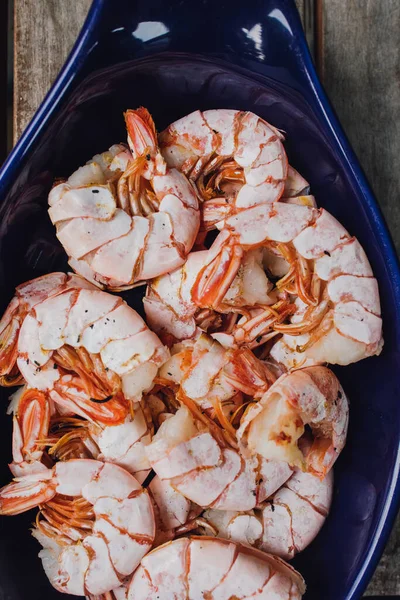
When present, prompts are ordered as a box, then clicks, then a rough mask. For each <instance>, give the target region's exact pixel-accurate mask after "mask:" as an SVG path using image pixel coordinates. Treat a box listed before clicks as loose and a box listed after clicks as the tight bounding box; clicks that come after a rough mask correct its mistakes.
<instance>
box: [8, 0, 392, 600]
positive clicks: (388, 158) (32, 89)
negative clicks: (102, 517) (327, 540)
mask: <svg viewBox="0 0 400 600" xmlns="http://www.w3.org/2000/svg"><path fill="white" fill-rule="evenodd" d="M90 1H91V0H14V3H15V21H14V22H15V73H14V75H15V79H14V82H15V83H14V104H15V114H14V138H15V140H16V139H18V137H19V135H20V134H21V132H22V131H23V129H24V127H25V126H26V124H27V123H28V122H29V120H30V118H31V117H32V115H33V113H34V111H35V110H36V108H37V107H38V105H39V103H40V102H41V100H42V98H43V96H44V95H45V93H46V91H47V90H48V88H49V87H50V85H51V83H52V81H53V80H54V78H55V76H56V75H57V73H58V71H59V69H60V67H61V66H62V64H63V62H64V60H65V58H66V56H67V54H68V52H69V50H70V48H71V46H72V44H73V42H74V40H75V38H76V36H77V34H78V32H79V29H80V27H81V25H82V23H83V20H84V18H85V16H86V13H87V10H88V8H89V5H90ZM115 1H116V2H117V1H120V0H115ZM165 1H168V0H165ZM297 4H298V7H299V10H300V13H301V15H302V18H303V23H304V28H305V30H306V33H307V38H308V40H309V43H310V45H311V47H312V48H313V49H314V51H315V55H316V62H317V65H318V67H319V71H320V74H321V76H322V78H323V81H324V84H325V87H326V89H327V92H328V94H329V96H330V98H331V100H332V102H333V105H334V107H335V109H336V111H337V113H338V115H339V118H340V120H341V123H342V125H343V127H344V129H345V131H346V132H347V135H348V137H349V138H350V141H351V143H352V145H353V147H354V149H355V151H356V153H357V155H358V157H359V159H360V161H361V164H362V165H363V167H364V170H365V172H366V174H367V176H368V177H369V180H370V182H371V184H372V187H373V189H374V191H375V193H376V196H377V198H378V199H379V201H380V203H381V206H382V208H383V210H384V213H385V215H386V219H387V222H388V224H389V227H390V229H391V232H392V235H393V237H394V240H395V243H396V245H397V249H398V250H400V202H399V199H398V195H399V190H400V164H399V156H400V34H399V32H400V1H399V0H297ZM366 595H367V596H373V595H377V596H391V595H399V596H400V520H398V522H397V525H396V527H395V529H394V531H393V533H392V536H391V538H390V541H389V543H388V546H387V548H386V551H385V554H384V556H383V558H382V560H381V562H380V564H379V567H378V569H377V571H376V574H375V576H374V578H373V580H372V582H371V584H370V586H369V588H368V591H367V594H366ZM321 600H323V599H321Z"/></svg>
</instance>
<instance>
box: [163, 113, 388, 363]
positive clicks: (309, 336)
mask: <svg viewBox="0 0 400 600" xmlns="http://www.w3.org/2000/svg"><path fill="white" fill-rule="evenodd" d="M267 131H268V132H269V135H267V133H266V132H267ZM250 132H252V135H251V136H250V135H248V134H250ZM280 137H281V136H280V134H279V132H277V131H276V130H274V129H273V128H271V127H270V126H268V125H267V124H265V123H264V122H263V121H262V120H261V119H259V118H258V117H256V115H252V114H250V113H240V112H237V111H225V110H220V111H219V110H216V111H206V112H204V113H200V112H199V111H197V112H196V113H193V114H191V115H188V116H187V117H184V118H183V119H181V120H179V121H177V122H176V123H173V124H172V125H170V127H169V128H168V129H167V130H166V131H165V132H164V133H163V134H161V136H160V139H161V146H162V148H163V152H164V155H165V156H166V160H167V161H168V163H169V164H171V165H174V166H177V167H178V168H180V169H182V170H183V172H185V173H187V174H188V175H189V176H190V177H191V178H192V179H193V180H194V181H195V182H196V186H197V189H198V191H199V193H200V195H202V196H203V199H204V206H203V220H204V222H205V223H206V226H209V227H214V226H216V227H217V228H218V229H220V230H221V231H223V232H225V233H227V232H229V233H230V234H231V235H230V237H229V236H228V237H226V238H224V240H223V244H220V248H219V251H218V252H215V251H211V249H210V250H209V252H208V257H206V258H205V261H204V266H203V267H202V268H201V270H200V272H199V274H198V275H197V276H196V279H195V281H194V282H193V283H192V285H191V294H192V299H193V300H194V302H195V304H196V306H199V307H202V308H204V309H207V308H213V303H214V302H215V298H218V297H219V296H220V295H221V294H224V293H225V291H226V290H227V289H228V287H229V285H230V284H231V282H232V279H233V277H234V276H235V274H236V272H237V270H238V268H239V265H240V257H241V253H242V252H243V250H244V249H249V248H252V247H254V246H266V247H269V248H270V249H272V251H273V252H275V253H277V254H278V256H280V257H281V258H282V259H283V260H284V261H285V262H286V263H287V264H288V272H286V273H285V274H284V275H283V277H282V278H281V279H280V280H279V281H278V283H277V288H278V290H279V291H281V292H282V291H286V292H287V293H289V294H291V295H295V296H297V297H298V298H299V299H300V300H301V301H302V302H304V303H305V305H306V307H305V310H304V311H303V313H304V315H302V317H303V318H302V319H300V320H299V319H297V318H296V317H294V318H293V320H292V321H293V322H292V323H290V324H289V323H282V320H283V319H279V318H276V319H274V318H271V313H269V315H268V314H263V313H262V311H257V312H256V313H255V315H254V314H250V315H245V318H244V321H242V323H241V325H245V326H246V327H245V328H244V329H242V331H240V332H239V337H238V339H237V341H238V342H239V341H241V342H246V343H249V342H253V341H254V340H255V339H256V338H257V337H258V338H259V339H260V341H261V343H262V342H264V341H266V338H265V337H264V339H263V336H264V335H265V333H266V332H268V330H269V329H270V328H271V327H272V328H273V329H274V331H276V332H280V333H284V334H285V336H284V338H283V340H282V341H278V343H277V345H276V347H275V350H274V354H273V356H274V357H275V358H276V360H278V361H279V362H282V363H283V364H285V365H286V366H288V367H294V366H301V365H304V364H308V363H305V361H306V360H307V359H311V362H313V363H321V362H330V363H338V364H348V363H351V362H355V361H357V360H360V359H361V358H364V357H366V356H371V355H373V354H378V353H379V352H380V350H381V348H382V322H381V318H380V305H379V293H378V287H377V283H376V280H375V278H374V277H373V273H372V270H371V267H370V265H369V262H368V259H367V258H366V256H365V253H364V251H363V250H362V248H361V246H360V245H359V243H358V242H357V240H356V239H355V238H351V237H350V235H349V233H348V232H347V231H346V229H345V228H344V227H343V226H342V225H341V224H340V223H339V222H338V221H336V219H335V218H334V217H333V216H332V215H330V214H329V213H328V212H327V211H325V210H323V209H321V210H317V209H316V208H315V200H314V198H313V197H312V196H310V195H309V189H308V184H307V182H306V181H305V180H304V179H303V178H302V177H301V176H300V174H299V173H297V172H296V171H295V170H294V169H292V168H291V169H289V171H288V168H287V160H286V157H285V155H284V150H283V147H282V144H281V141H280ZM271 150H273V151H272V152H271ZM238 157H239V158H238ZM243 157H245V162H244V163H243V164H242V162H241V161H242V159H243ZM243 167H244V169H243ZM275 168H278V171H279V173H278V172H275V170H274V169H275ZM282 308H283V310H285V311H286V305H284V306H283V307H282ZM279 312H280V311H279V309H278V310H276V311H275V317H276V316H277V315H278V314H279ZM254 316H255V317H256V319H257V323H256V324H257V327H253V322H252V321H253V317H254ZM287 316H289V315H288V314H287V313H285V315H284V318H286V317H287ZM268 317H269V318H268ZM260 319H261V320H262V324H263V326H264V330H263V327H260V326H259V320H260ZM260 331H261V333H260ZM301 334H306V335H305V338H302V339H301V343H298V342H299V340H297V339H296V338H294V339H293V337H292V338H290V336H299V335H301ZM296 348H300V349H299V350H297V351H296Z"/></svg>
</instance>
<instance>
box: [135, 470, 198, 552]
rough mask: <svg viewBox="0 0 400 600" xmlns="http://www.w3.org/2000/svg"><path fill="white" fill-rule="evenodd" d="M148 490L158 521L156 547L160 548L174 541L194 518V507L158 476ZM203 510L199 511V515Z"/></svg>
mask: <svg viewBox="0 0 400 600" xmlns="http://www.w3.org/2000/svg"><path fill="white" fill-rule="evenodd" d="M147 489H148V491H149V493H150V496H151V498H152V499H153V508H154V515H155V519H156V538H155V540H154V545H155V546H159V545H160V544H163V543H164V542H167V541H169V540H172V539H174V537H175V535H176V532H177V531H179V530H181V531H182V530H183V529H184V526H185V525H186V523H187V522H188V521H189V520H190V519H191V517H192V516H194V511H193V510H192V508H193V506H194V505H192V503H191V502H190V500H188V499H187V498H185V496H184V495H183V494H181V493H180V492H177V491H176V490H175V489H174V488H173V487H172V485H170V483H169V482H168V481H164V480H162V479H160V478H159V477H157V475H156V476H155V477H154V478H153V479H152V480H151V482H150V484H149V486H148V488H147ZM201 510H202V509H201V508H200V509H198V510H197V513H200V512H201ZM197 513H196V514H197Z"/></svg>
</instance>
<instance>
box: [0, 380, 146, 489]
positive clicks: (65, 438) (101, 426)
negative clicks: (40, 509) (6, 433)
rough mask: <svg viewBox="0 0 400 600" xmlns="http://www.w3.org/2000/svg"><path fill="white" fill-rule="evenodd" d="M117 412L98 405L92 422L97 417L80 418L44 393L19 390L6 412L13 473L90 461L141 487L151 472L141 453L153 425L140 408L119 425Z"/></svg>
mask: <svg viewBox="0 0 400 600" xmlns="http://www.w3.org/2000/svg"><path fill="white" fill-rule="evenodd" d="M105 404H108V403H105ZM102 409H103V410H102ZM113 409H114V410H113ZM120 409H121V405H120V404H118V403H116V404H115V405H114V407H111V409H110V408H106V409H104V405H102V404H100V405H99V406H98V408H97V417H98V418H99V420H98V421H97V422H96V421H95V418H94V416H95V415H92V416H91V419H90V420H88V419H84V418H82V417H78V416H76V415H75V413H73V412H70V411H68V410H65V407H64V404H63V403H61V404H60V403H59V402H58V403H54V402H53V401H52V400H51V399H50V398H49V397H48V396H47V394H45V393H44V392H41V391H39V390H36V389H32V388H29V389H26V387H23V388H21V389H20V390H19V391H18V392H17V393H16V394H14V396H13V399H12V402H11V404H10V408H9V412H13V413H14V417H13V462H12V463H11V465H10V469H11V472H12V473H13V475H14V476H15V477H21V476H23V475H27V474H32V473H37V472H42V471H44V470H46V466H51V465H52V464H53V461H57V460H67V459H70V458H94V459H97V460H105V461H107V462H112V463H114V464H117V465H119V466H121V467H123V468H124V469H126V470H127V471H128V472H129V473H131V474H132V475H134V476H135V478H136V479H137V480H138V481H139V483H142V482H143V481H144V479H145V478H146V476H147V475H148V473H149V471H150V463H149V461H148V459H147V456H146V453H145V450H144V447H145V445H146V444H148V443H149V442H150V441H151V438H152V432H153V425H152V422H151V419H150V418H149V415H148V414H147V410H145V407H144V406H143V402H133V403H132V405H131V407H130V411H129V413H128V414H127V416H126V417H125V420H124V421H123V422H122V423H118V418H119V417H120ZM116 420H117V423H116V424H115V421H116ZM107 422H109V423H110V424H107Z"/></svg>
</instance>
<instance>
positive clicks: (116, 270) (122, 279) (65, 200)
mask: <svg viewBox="0 0 400 600" xmlns="http://www.w3.org/2000/svg"><path fill="white" fill-rule="evenodd" d="M125 121H126V127H127V131H128V143H129V147H130V151H129V150H128V149H127V148H124V147H123V146H113V147H112V148H110V150H109V151H108V152H105V153H103V154H102V155H97V156H96V157H94V158H93V159H92V161H91V162H89V163H88V164H87V165H85V166H84V167H81V168H80V169H78V170H77V171H76V172H75V173H73V174H72V175H71V176H70V177H69V179H68V180H67V181H66V182H64V183H60V184H58V185H56V186H55V187H54V188H53V189H52V191H51V193H50V196H49V205H50V209H49V215H50V218H51V221H52V223H53V224H54V225H56V228H57V237H58V239H59V240H60V242H61V244H62V245H63V247H64V249H65V251H66V252H67V254H68V256H69V259H70V261H69V263H70V265H71V267H72V268H73V269H74V271H76V272H77V273H80V274H81V275H83V276H84V277H85V278H86V279H88V280H90V281H93V282H94V283H96V284H98V285H100V286H103V287H105V288H108V289H114V290H118V289H127V288H130V287H132V286H134V285H136V284H138V283H139V282H143V283H144V282H145V281H146V280H149V279H152V278H153V277H156V276H158V275H162V274H164V273H168V272H169V271H172V270H173V269H176V268H177V267H179V266H180V265H182V264H183V263H184V261H185V259H186V256H187V254H188V253H189V252H190V250H191V248H192V246H193V244H194V241H195V239H196V235H197V232H198V228H199V223H200V213H199V205H198V200H197V196H196V193H195V191H194V189H193V188H192V186H191V184H190V183H189V182H188V180H187V178H186V177H185V176H184V175H183V174H182V173H180V172H179V171H177V170H176V169H171V168H169V167H168V166H167V165H166V163H165V161H164V159H163V158H162V156H161V154H160V152H159V150H158V147H157V136H156V130H155V126H154V123H153V120H152V118H151V116H150V114H149V113H148V111H147V110H146V109H144V108H140V109H138V110H128V111H127V112H126V113H125Z"/></svg>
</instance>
